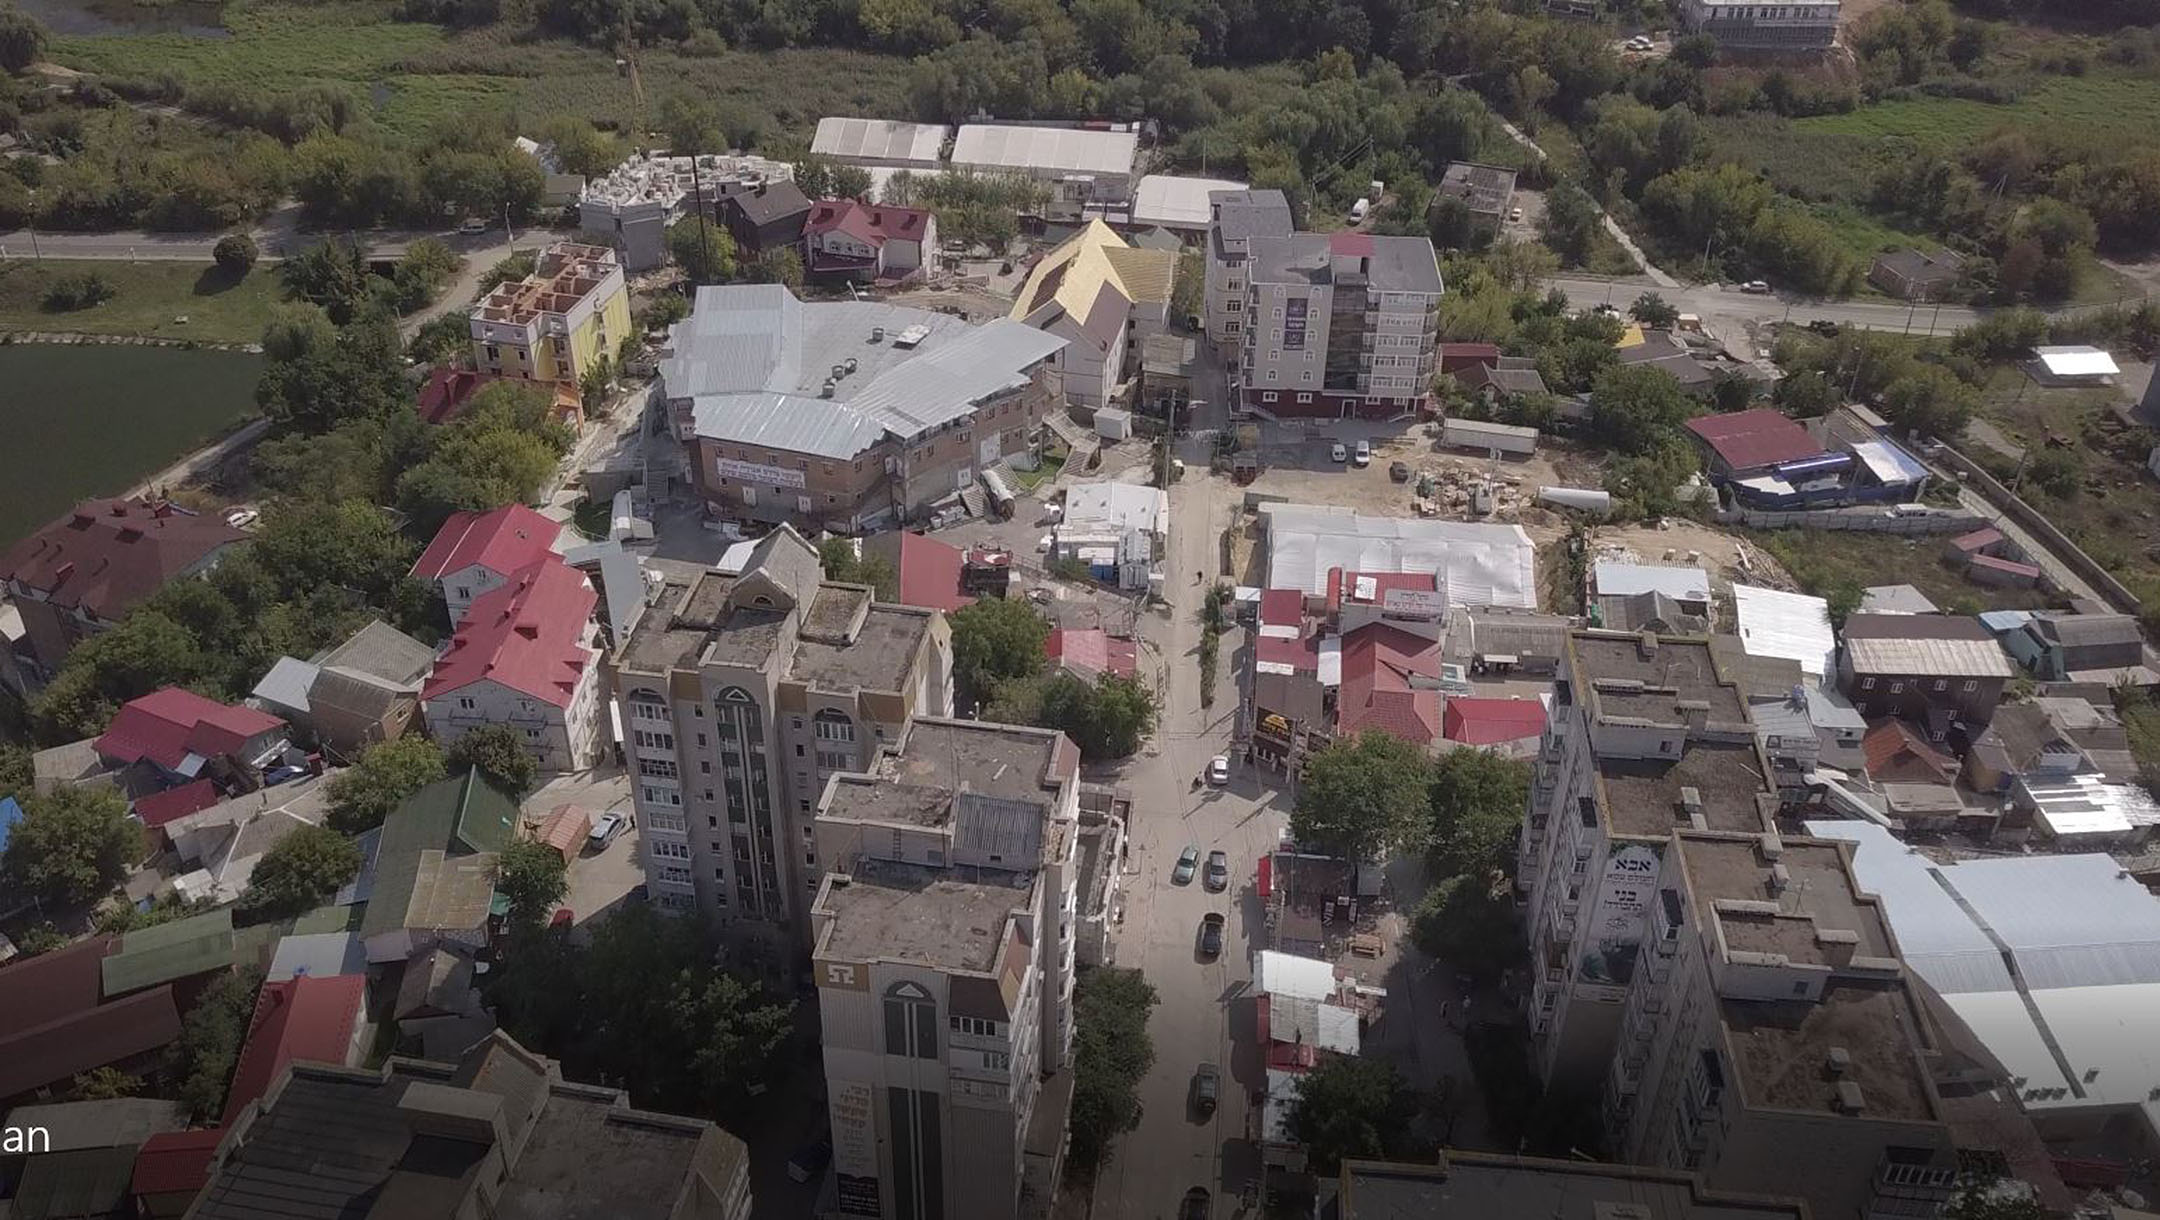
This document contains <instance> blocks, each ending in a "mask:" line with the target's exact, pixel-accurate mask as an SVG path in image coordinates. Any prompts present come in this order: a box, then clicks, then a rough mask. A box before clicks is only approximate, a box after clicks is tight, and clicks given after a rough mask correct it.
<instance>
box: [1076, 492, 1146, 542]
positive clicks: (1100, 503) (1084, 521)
mask: <svg viewBox="0 0 2160 1220" xmlns="http://www.w3.org/2000/svg"><path fill="white" fill-rule="evenodd" d="M1098 523H1099V524H1103V525H1108V526H1111V527H1112V529H1111V532H1112V533H1115V534H1120V535H1122V534H1123V533H1124V532H1125V531H1126V530H1135V529H1138V530H1146V531H1148V532H1149V533H1152V534H1156V535H1162V534H1167V533H1169V532H1170V497H1168V496H1166V495H1164V494H1163V493H1162V490H1161V489H1160V488H1155V487H1142V486H1141V485H1140V484H1138V483H1081V484H1078V485H1076V486H1073V487H1071V488H1068V489H1067V490H1066V492H1065V528H1067V529H1075V530H1077V529H1078V527H1081V526H1085V525H1090V524H1098Z"/></svg>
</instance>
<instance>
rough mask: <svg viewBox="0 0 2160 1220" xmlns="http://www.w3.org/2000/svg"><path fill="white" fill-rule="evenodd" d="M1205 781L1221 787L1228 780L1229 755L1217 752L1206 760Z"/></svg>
mask: <svg viewBox="0 0 2160 1220" xmlns="http://www.w3.org/2000/svg"><path fill="white" fill-rule="evenodd" d="M1207 782H1209V783H1211V784H1214V785H1215V786H1217V787H1221V786H1222V785H1224V784H1227V783H1229V782H1230V756H1229V755H1228V754H1217V755H1216V756H1215V757H1213V758H1211V759H1209V760H1208V765H1207Z"/></svg>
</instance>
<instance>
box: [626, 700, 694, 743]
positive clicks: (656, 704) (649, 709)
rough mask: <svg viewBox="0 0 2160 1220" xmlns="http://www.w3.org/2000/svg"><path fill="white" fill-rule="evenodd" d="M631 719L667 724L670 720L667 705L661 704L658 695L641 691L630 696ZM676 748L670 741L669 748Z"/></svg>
mask: <svg viewBox="0 0 2160 1220" xmlns="http://www.w3.org/2000/svg"><path fill="white" fill-rule="evenodd" d="M630 718H631V719H632V720H651V721H655V722H657V723H660V724H666V723H667V718H668V713H667V704H665V703H663V702H661V700H660V697H659V696H657V695H651V694H647V693H646V692H644V691H639V692H638V693H637V694H634V695H632V696H630ZM698 744H700V745H703V744H704V741H703V739H700V740H699V742H698ZM674 747H675V743H674V742H673V741H669V742H668V748H669V749H673V748H674Z"/></svg>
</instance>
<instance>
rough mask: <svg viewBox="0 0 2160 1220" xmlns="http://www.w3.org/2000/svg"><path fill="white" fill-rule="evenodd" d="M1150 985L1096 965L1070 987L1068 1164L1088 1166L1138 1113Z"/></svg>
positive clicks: (1150, 1060) (1147, 1055)
mask: <svg viewBox="0 0 2160 1220" xmlns="http://www.w3.org/2000/svg"><path fill="white" fill-rule="evenodd" d="M1156 998H1157V997H1156V994H1155V988H1154V987H1153V986H1152V985H1151V984H1149V982H1148V981H1147V978H1146V977H1145V976H1144V975H1142V974H1141V973H1140V972H1139V971H1138V970H1119V969H1115V968H1112V967H1108V966H1097V967H1093V968H1090V969H1088V970H1085V971H1083V972H1082V973H1081V975H1080V978H1079V982H1078V984H1077V985H1076V986H1075V987H1074V989H1073V1099H1072V1112H1071V1118H1070V1120H1069V1127H1068V1129H1069V1131H1070V1132H1071V1136H1072V1145H1071V1153H1072V1159H1073V1164H1074V1165H1075V1166H1076V1167H1077V1168H1079V1169H1080V1170H1082V1171H1083V1172H1085V1171H1087V1170H1090V1169H1092V1168H1094V1166H1095V1164H1096V1163H1097V1162H1098V1161H1100V1160H1101V1159H1102V1154H1103V1150H1104V1149H1105V1148H1107V1147H1108V1146H1109V1144H1110V1141H1111V1139H1112V1138H1114V1137H1115V1136H1116V1135H1117V1134H1118V1133H1119V1132H1122V1131H1129V1130H1131V1129H1132V1126H1133V1124H1134V1123H1136V1122H1138V1121H1139V1118H1140V1097H1139V1090H1138V1086H1139V1083H1140V1081H1141V1080H1142V1079H1143V1078H1144V1077H1146V1075H1147V1073H1148V1069H1149V1068H1150V1067H1153V1066H1154V1064H1155V1043H1154V1040H1153V1039H1152V1038H1150V1037H1149V1036H1148V1028H1147V1026H1148V1012H1149V1010H1151V1009H1153V1008H1154V1007H1155V1003H1156Z"/></svg>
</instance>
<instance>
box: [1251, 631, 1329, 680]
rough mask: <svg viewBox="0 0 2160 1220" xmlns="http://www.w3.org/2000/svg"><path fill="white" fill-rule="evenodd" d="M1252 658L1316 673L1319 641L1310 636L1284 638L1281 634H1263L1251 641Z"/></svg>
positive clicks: (1264, 662)
mask: <svg viewBox="0 0 2160 1220" xmlns="http://www.w3.org/2000/svg"><path fill="white" fill-rule="evenodd" d="M1253 660H1254V661H1257V662H1260V663H1263V664H1274V665H1288V666H1289V667H1290V668H1292V669H1294V670H1297V671H1299V672H1301V673H1317V672H1319V669H1320V645H1319V641H1318V640H1317V639H1316V638H1315V637H1312V636H1307V637H1305V638H1303V639H1286V638H1284V637H1282V636H1274V635H1263V636H1260V637H1258V638H1256V639H1255V640H1254V641H1253Z"/></svg>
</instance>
